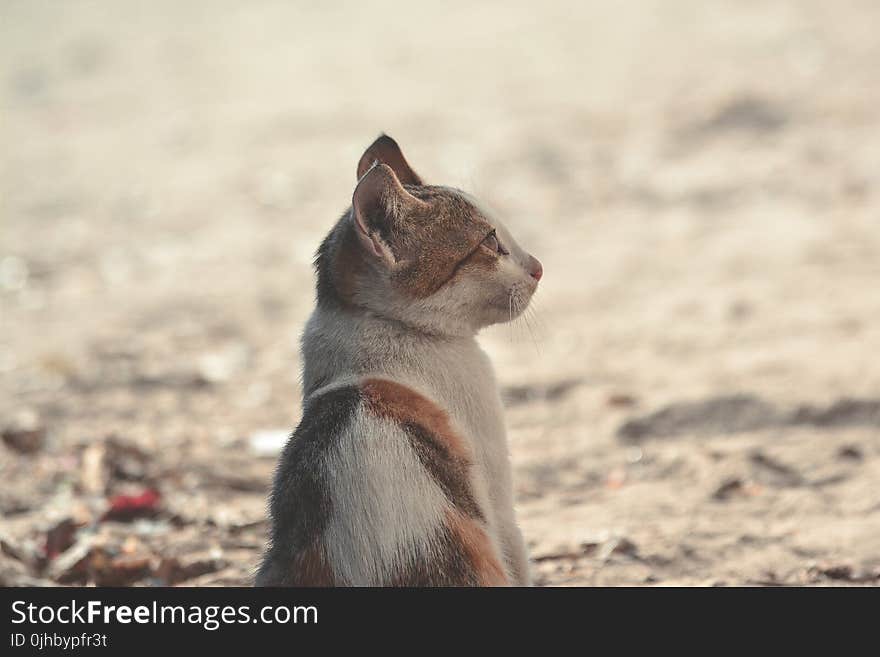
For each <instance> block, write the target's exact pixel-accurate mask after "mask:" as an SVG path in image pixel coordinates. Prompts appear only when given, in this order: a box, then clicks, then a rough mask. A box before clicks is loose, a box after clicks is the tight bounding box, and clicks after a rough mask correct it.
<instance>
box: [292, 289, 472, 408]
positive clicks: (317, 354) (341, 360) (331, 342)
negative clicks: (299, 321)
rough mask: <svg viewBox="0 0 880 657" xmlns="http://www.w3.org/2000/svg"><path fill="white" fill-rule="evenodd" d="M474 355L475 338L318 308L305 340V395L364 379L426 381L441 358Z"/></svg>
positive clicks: (329, 307) (334, 308)
mask: <svg viewBox="0 0 880 657" xmlns="http://www.w3.org/2000/svg"><path fill="white" fill-rule="evenodd" d="M476 352H479V347H478V346H477V342H476V337H475V336H473V335H470V336H455V335H447V334H443V333H440V332H437V333H433V332H431V331H429V330H425V329H423V328H420V327H415V326H411V325H408V324H405V323H403V322H401V321H398V320H395V319H391V318H387V317H383V316H381V315H378V314H375V313H371V312H368V311H362V310H352V309H348V308H343V307H340V306H337V305H332V304H319V305H318V306H317V307H316V308H315V311H314V312H313V313H312V316H311V317H310V319H309V321H308V324H307V325H306V329H305V331H304V333H303V338H302V355H303V393H304V395H305V396H308V395H310V394H311V393H312V392H314V391H315V390H317V389H318V388H322V387H324V386H326V385H330V384H332V383H334V382H336V381H341V380H344V379H346V378H349V377H357V376H365V375H370V376H383V375H387V376H391V377H401V376H402V377H404V378H410V377H412V378H414V379H424V378H426V376H425V375H430V374H431V373H432V371H433V370H435V369H436V367H437V365H438V359H443V360H447V359H448V358H449V356H450V355H453V356H457V357H460V358H461V359H465V358H467V357H468V356H469V355H471V354H474V353H476Z"/></svg>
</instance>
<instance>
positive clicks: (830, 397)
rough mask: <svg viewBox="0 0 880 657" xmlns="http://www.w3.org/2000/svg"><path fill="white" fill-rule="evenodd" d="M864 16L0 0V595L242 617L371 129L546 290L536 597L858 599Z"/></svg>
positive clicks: (862, 530) (623, 6)
mask: <svg viewBox="0 0 880 657" xmlns="http://www.w3.org/2000/svg"><path fill="white" fill-rule="evenodd" d="M877 25H880V5H878V3H876V2H874V1H873V0H862V1H859V0H846V1H842V2H835V3H829V2H821V1H819V0H815V1H812V0H803V1H797V2H795V1H758V0H699V1H698V0H675V1H672V0H663V1H660V0H641V1H634V0H630V1H623V2H583V1H579V2H544V3H540V5H535V3H531V2H529V3H526V2H491V1H490V2H481V3H473V2H458V1H453V2H448V3H439V4H438V3H430V4H429V3H424V4H422V3H403V4H401V3H398V2H351V3H349V2H335V1H332V2H322V3H297V2H281V1H269V0H266V1H253V2H247V3H242V2H231V1H213V2H196V1H193V2H172V1H170V0H154V1H153V2H150V3H141V2H133V1H128V0H125V1H123V0H112V1H111V0H105V1H95V2H83V1H80V0H66V1H65V2H48V1H42V0H2V1H0V431H2V438H3V441H2V445H0V478H2V481H3V483H2V485H0V514H2V520H0V547H2V550H0V584H5V585H10V584H26V583H35V584H53V583H67V584H86V583H90V584H93V583H97V584H138V585H140V584H157V583H158V584H162V583H164V584H176V583H183V584H189V585H203V584H204V585H208V584H219V585H223V584H245V583H247V582H248V580H249V577H250V573H251V571H252V569H253V568H254V566H255V565H256V563H257V560H258V556H259V553H260V550H261V548H262V544H263V541H264V538H265V532H266V524H265V495H266V493H267V490H268V486H269V483H270V478H271V473H272V468H273V466H274V463H275V459H276V456H277V450H278V448H279V446H280V442H281V440H282V439H283V436H284V435H285V433H286V432H287V431H289V430H290V429H291V428H292V427H293V426H295V424H296V423H297V422H298V420H299V416H300V394H301V390H300V386H299V382H298V376H299V366H300V359H299V354H298V337H299V332H300V331H301V329H302V325H303V322H304V320H305V319H306V317H307V316H308V314H309V312H310V311H311V308H312V305H313V277H312V270H311V258H312V254H313V253H314V251H315V249H316V247H317V245H318V243H319V241H320V239H321V238H322V237H323V235H324V234H325V233H326V232H327V231H328V229H329V228H330V227H331V226H332V225H333V223H334V222H335V221H336V219H337V217H338V216H339V215H340V214H341V212H342V211H343V210H344V208H345V207H346V205H348V203H349V201H350V197H351V192H352V189H353V186H354V183H355V170H356V165H357V161H358V158H359V157H360V155H361V153H362V152H363V150H364V149H365V148H366V146H368V145H369V144H370V142H371V141H372V140H373V139H374V138H375V137H376V136H377V135H378V134H379V133H380V132H382V131H384V132H387V133H388V134H390V135H392V136H393V137H394V138H395V139H396V140H397V141H398V142H399V143H400V144H401V146H402V147H403V150H404V152H405V153H406V155H407V158H408V159H409V161H410V162H411V163H412V164H413V166H414V168H415V169H416V170H417V171H419V173H420V174H422V176H423V177H424V178H425V179H426V180H428V181H430V182H434V183H440V184H450V185H455V186H459V187H462V188H464V189H466V190H468V191H470V192H472V193H475V194H476V195H477V196H479V197H481V198H482V199H484V200H485V201H486V202H487V203H488V204H489V205H490V207H493V208H494V209H495V211H496V212H497V213H498V214H499V216H501V217H503V218H504V220H505V222H506V223H507V224H508V226H509V227H510V228H511V230H512V231H513V233H514V234H515V235H516V236H517V238H518V240H519V241H520V243H521V244H522V245H523V246H525V247H526V248H527V249H529V250H530V251H531V252H533V253H534V254H535V255H536V256H537V257H539V258H540V259H541V260H542V262H543V263H544V268H545V276H544V279H543V280H542V283H541V288H542V289H541V290H540V292H539V294H538V296H537V297H536V300H535V309H536V314H535V317H534V319H533V320H532V321H531V322H530V324H529V325H526V324H525V323H522V322H521V323H518V324H516V325H514V326H500V327H495V328H493V329H491V330H489V331H487V332H486V334H485V335H484V336H483V338H482V343H483V344H484V346H485V348H486V350H487V351H488V352H489V354H490V355H491V356H492V358H493V360H494V362H495V365H496V369H497V373H498V378H499V381H500V384H501V386H502V388H503V390H504V394H505V398H506V400H507V405H508V415H507V417H508V424H509V429H510V441H511V451H512V460H513V464H514V470H515V479H516V493H517V505H518V512H519V515H520V518H521V524H522V526H523V529H524V532H525V535H526V537H527V539H528V542H529V544H530V549H531V552H532V556H533V559H534V573H535V579H536V581H537V583H540V584H549V585H560V584H580V585H583V584H629V585H634V584H652V583H657V584H780V583H784V584H834V583H844V584H847V583H868V584H870V583H878V582H880V485H878V482H880V367H878V362H877V354H878V353H880V323H878V319H880V179H878V174H880V111H878V108H880V39H878V38H877V30H876V28H877Z"/></svg>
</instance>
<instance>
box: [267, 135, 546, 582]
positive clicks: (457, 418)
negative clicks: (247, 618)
mask: <svg viewBox="0 0 880 657" xmlns="http://www.w3.org/2000/svg"><path fill="white" fill-rule="evenodd" d="M357 176H358V182H357V186H356V187H355V189H354V194H353V197H352V204H351V207H350V208H349V209H348V210H347V211H346V212H345V214H343V216H342V218H341V219H340V220H339V221H338V222H337V223H336V225H335V226H334V227H333V229H332V230H331V231H330V233H329V234H328V235H327V237H326V239H325V240H324V241H323V243H322V244H321V246H320V248H319V249H318V253H317V256H316V260H315V266H316V270H317V304H316V308H315V310H314V312H313V313H312V316H311V318H310V319H309V321H308V324H307V325H306V328H305V331H304V334H303V338H302V356H303V394H304V400H303V416H302V420H301V422H300V424H299V426H298V427H297V428H296V430H295V431H294V433H293V435H292V436H291V438H290V440H289V442H288V443H287V445H286V447H285V448H284V451H283V453H282V455H281V458H280V462H279V464H278V468H277V471H276V475H275V480H274V486H273V490H272V495H271V500H270V514H271V537H270V541H269V545H268V547H267V549H266V552H265V555H264V558H263V561H262V564H261V566H260V568H259V571H258V573H257V577H256V583H257V584H258V585H264V586H504V585H514V586H526V585H528V584H529V583H530V576H529V560H528V554H527V551H526V547H525V544H524V542H523V538H522V535H521V533H520V530H519V528H518V526H517V524H516V519H515V517H514V509H513V490H512V485H511V473H510V462H509V455H508V446H507V437H506V433H505V426H504V418H503V413H502V404H501V398H500V394H499V391H498V386H497V384H496V381H495V376H494V373H493V370H492V365H491V363H490V362H489V359H488V358H487V356H486V354H485V353H484V352H483V351H482V350H481V349H480V347H479V346H478V344H477V342H476V334H477V332H478V331H479V330H480V329H481V328H483V327H485V326H488V325H490V324H495V323H498V322H507V321H510V320H512V319H513V318H514V317H516V316H517V315H519V314H520V313H521V312H522V311H523V310H524V309H525V307H526V306H527V305H528V303H529V300H530V299H531V297H532V295H533V294H534V292H535V289H536V288H537V286H538V281H539V280H540V279H541V276H542V273H543V270H542V267H541V264H540V263H539V262H538V260H536V259H535V258H534V257H532V256H531V255H529V254H528V253H526V252H525V251H524V250H523V249H522V248H520V247H519V245H518V244H517V243H516V242H515V241H514V239H513V237H512V236H511V235H510V233H509V232H508V231H507V230H505V229H504V227H503V226H502V225H501V224H500V223H499V222H498V221H497V220H496V219H495V218H494V217H491V216H489V215H488V214H487V213H486V212H484V211H483V210H481V209H480V208H479V207H478V206H477V205H476V203H475V202H474V201H473V200H472V199H471V198H470V197H469V196H467V195H466V194H464V193H463V192H460V191H458V190H456V189H452V188H450V187H443V186H437V185H428V184H425V183H424V182H423V181H422V179H421V178H420V177H419V176H418V175H417V174H416V173H415V172H414V171H413V169H412V168H411V167H410V166H409V164H408V163H407V161H406V159H405V158H404V156H403V154H402V152H401V150H400V148H399V147H398V145H397V143H396V142H395V141H394V140H393V139H391V138H390V137H387V136H385V135H382V136H381V137H379V139H377V140H376V141H375V142H374V143H373V144H372V145H371V146H370V147H369V148H368V149H367V150H366V152H365V153H364V155H363V157H361V159H360V162H359V164H358V168H357Z"/></svg>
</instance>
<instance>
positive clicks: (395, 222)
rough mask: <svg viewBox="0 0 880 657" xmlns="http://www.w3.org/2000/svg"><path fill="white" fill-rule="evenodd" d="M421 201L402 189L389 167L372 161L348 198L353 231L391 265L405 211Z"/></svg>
mask: <svg viewBox="0 0 880 657" xmlns="http://www.w3.org/2000/svg"><path fill="white" fill-rule="evenodd" d="M422 204H423V203H422V201H420V200H419V199H417V198H416V197H415V196H413V195H412V194H410V193H409V192H408V191H406V190H405V189H404V188H403V186H402V185H401V184H400V181H399V180H398V179H397V176H396V175H394V171H392V169H391V167H389V166H388V165H387V164H379V163H376V164H374V165H373V166H372V167H370V168H369V169H368V170H367V171H366V173H364V175H363V176H362V177H361V179H360V180H359V181H358V184H357V187H355V188H354V194H353V195H352V199H351V207H352V214H353V216H354V224H355V232H356V233H357V234H358V237H359V238H360V241H361V244H363V246H364V248H365V249H366V250H367V251H369V252H370V253H372V254H373V255H375V256H377V257H378V258H380V259H381V260H383V261H385V262H386V263H387V264H389V265H393V264H395V263H396V262H397V258H396V257H395V255H394V251H393V249H392V247H393V245H394V241H395V236H396V235H397V234H398V233H399V231H400V227H401V225H402V223H403V221H404V220H405V218H406V216H407V215H408V213H410V212H412V211H414V210H416V209H417V208H418V207H419V206H421V205H422Z"/></svg>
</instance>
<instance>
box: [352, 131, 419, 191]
mask: <svg viewBox="0 0 880 657" xmlns="http://www.w3.org/2000/svg"><path fill="white" fill-rule="evenodd" d="M376 162H379V163H380V164H387V165H388V166H389V167H390V168H391V170H392V171H393V172H394V175H396V176H397V179H398V180H399V181H400V182H401V184H403V185H421V184H422V179H421V178H420V177H419V175H418V174H417V173H416V172H415V171H413V170H412V167H411V166H410V165H409V163H408V162H407V161H406V158H405V157H404V156H403V152H402V151H401V150H400V146H398V145H397V142H396V141H394V140H393V139H392V138H391V137H389V136H388V135H386V134H382V135H380V136H379V138H378V139H377V140H376V141H374V142H373V143H372V144H370V147H369V148H368V149H367V150H366V151H364V154H363V155H361V159H360V162H358V168H357V177H358V180H360V179H361V178H363V177H364V174H365V173H366V172H367V171H369V170H370V167H371V166H373V164H375V163H376Z"/></svg>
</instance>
